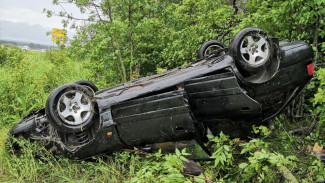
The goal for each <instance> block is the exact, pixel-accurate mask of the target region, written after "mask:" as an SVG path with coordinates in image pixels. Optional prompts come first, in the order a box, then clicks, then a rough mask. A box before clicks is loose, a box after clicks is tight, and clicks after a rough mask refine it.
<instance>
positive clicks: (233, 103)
mask: <svg viewBox="0 0 325 183" xmlns="http://www.w3.org/2000/svg"><path fill="white" fill-rule="evenodd" d="M247 33H249V34H247ZM256 35H257V38H256ZM259 36H260V38H259ZM243 37H244V38H243ZM245 37H246V38H245ZM247 37H248V38H247ZM262 37H264V40H263V41H259V40H262V39H263V38H262ZM252 40H253V41H254V43H253V41H252ZM238 41H239V42H238ZM244 42H246V43H244ZM260 43H261V44H260ZM245 44H246V46H245ZM259 44H260V46H259ZM262 44H263V45H262ZM266 44H267V45H266ZM254 45H255V47H254ZM261 45H262V46H261ZM254 48H255V49H254ZM218 49H219V50H218V51H217V52H215V53H214V54H211V55H210V56H208V57H207V58H201V59H199V60H198V61H196V62H195V63H192V64H190V65H187V66H184V67H179V68H175V69H173V70H170V71H167V72H165V73H162V74H157V75H153V76H150V77H145V78H140V79H138V80H135V81H131V82H128V83H124V84H121V85H118V86H114V87H111V88H107V89H104V90H101V91H97V92H96V93H95V94H91V92H93V91H96V90H97V89H96V88H95V87H94V86H93V85H92V84H91V83H87V82H85V83H82V82H79V83H78V82H77V83H74V84H68V85H64V86H61V87H59V88H58V89H56V90H55V91H54V92H53V93H52V94H51V96H50V97H49V99H48V101H47V104H46V107H45V109H41V110H39V111H36V112H33V113H31V114H29V115H28V116H27V117H25V118H24V119H23V120H22V121H20V122H18V123H17V124H16V125H15V127H14V128H13V129H12V130H11V132H10V133H11V134H12V135H13V136H14V137H23V138H27V139H30V140H32V141H37V142H39V143H40V144H42V145H44V146H45V147H46V148H47V149H49V150H51V151H53V152H55V153H56V154H63V155H65V156H68V157H71V158H74V159H82V158H86V157H90V156H93V155H98V154H102V153H109V152H114V151H119V150H121V149H123V148H130V147H141V146H144V145H147V144H153V143H159V142H175V141H183V140H193V139H195V140H197V141H198V142H199V144H201V145H202V142H204V141H205V140H206V134H207V131H208V130H210V131H211V132H212V133H213V134H218V133H219V132H220V131H223V132H224V133H227V134H229V135H232V136H243V135H245V134H246V132H247V130H248V129H249V128H247V127H251V125H252V124H261V123H263V122H265V121H267V120H269V119H271V118H273V117H274V116H276V115H277V114H279V113H280V112H281V110H283V108H284V107H285V106H287V105H288V104H289V103H290V102H291V101H292V100H293V99H294V98H295V97H296V96H297V94H298V93H299V92H300V91H301V90H302V89H303V88H304V87H305V86H306V84H308V82H309V81H310V79H311V78H312V75H313V63H312V59H313V50H312V48H311V46H310V45H308V44H307V43H306V42H304V41H291V42H278V41H277V39H270V38H269V37H268V36H267V35H266V34H265V33H264V32H263V31H262V30H261V29H255V28H250V29H245V30H243V31H241V32H240V33H239V34H237V35H236V36H235V37H234V39H233V41H232V42H231V44H230V47H229V48H228V50H227V48H223V47H222V48H218ZM238 50H242V52H241V53H240V54H238V53H237V52H238ZM249 50H253V51H256V50H257V51H256V54H257V53H258V51H260V52H261V50H263V54H262V56H261V57H258V56H257V57H256V59H255V57H254V62H256V63H257V62H260V63H262V61H263V62H264V61H265V63H263V64H264V65H263V64H262V66H261V65H259V64H260V63H258V64H255V63H254V64H255V65H254V64H252V65H251V66H254V67H250V68H249V67H248V66H247V68H246V66H245V65H243V64H245V63H244V62H242V63H239V62H238V60H239V59H240V58H238V57H240V56H242V57H245V54H247V55H248V56H246V61H247V62H248V61H250V60H251V58H249V57H250V56H251V55H253V54H255V52H253V53H252V54H251V53H248V52H249ZM228 51H229V52H228ZM220 52H223V54H220ZM265 53H267V54H268V55H267V57H266V56H265V57H264V55H265ZM264 58H267V59H268V60H266V59H264ZM262 59H264V60H262ZM244 60H245V59H244ZM256 60H257V61H256ZM261 60H262V61H261ZM71 91H74V92H75V96H71V97H69V96H68V95H73V92H72V94H71ZM67 92H70V94H69V93H67ZM63 93H64V94H63ZM77 93H81V95H82V96H80V98H79V100H83V99H82V98H81V97H83V96H88V97H89V99H90V98H91V103H92V106H89V105H88V103H89V102H88V103H87V102H86V103H85V104H81V103H82V102H80V105H79V106H78V105H77V103H78V102H76V106H74V104H73V102H71V101H73V100H74V99H75V98H77ZM63 95H65V97H62V96H63ZM64 100H67V101H66V102H64ZM60 102H61V103H60ZM68 104H69V105H70V106H72V107H71V108H69V109H70V111H73V110H75V113H73V112H72V113H71V114H72V116H73V115H74V114H77V113H78V109H79V108H80V106H81V108H82V107H83V106H84V107H85V106H86V105H88V106H87V107H85V108H87V109H85V111H86V115H84V116H83V117H81V118H85V116H86V117H87V120H84V121H83V120H81V121H82V123H80V124H78V125H74V124H73V121H75V122H76V118H74V117H71V116H70V117H67V118H62V115H61V114H64V113H67V115H66V116H68V115H69V114H68V113H69V112H68ZM54 106H55V107H54ZM61 108H62V109H61ZM90 108H91V113H89V112H88V109H89V111H90ZM80 114H81V113H80ZM63 116H65V115H63ZM60 117H61V118H60ZM62 119H63V120H62ZM64 119H66V120H64ZM69 119H71V120H70V121H72V122H71V123H70V121H69ZM72 119H73V120H72Z"/></svg>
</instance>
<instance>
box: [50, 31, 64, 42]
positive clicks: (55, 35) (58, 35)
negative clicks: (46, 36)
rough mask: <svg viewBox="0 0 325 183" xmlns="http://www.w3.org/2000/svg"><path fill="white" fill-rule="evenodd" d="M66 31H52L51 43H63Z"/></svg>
mask: <svg viewBox="0 0 325 183" xmlns="http://www.w3.org/2000/svg"><path fill="white" fill-rule="evenodd" d="M66 32H67V31H66V30H64V29H55V28H53V29H52V41H54V42H56V40H60V42H61V43H64V42H65V36H66V35H65V34H66Z"/></svg>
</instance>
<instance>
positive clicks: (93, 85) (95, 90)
mask: <svg viewBox="0 0 325 183" xmlns="http://www.w3.org/2000/svg"><path fill="white" fill-rule="evenodd" d="M73 83H74V84H77V85H83V86H88V87H90V88H91V89H92V90H93V91H94V93H96V92H97V91H98V88H97V86H96V85H95V84H94V83H92V82H90V81H86V80H78V81H75V82H73Z"/></svg>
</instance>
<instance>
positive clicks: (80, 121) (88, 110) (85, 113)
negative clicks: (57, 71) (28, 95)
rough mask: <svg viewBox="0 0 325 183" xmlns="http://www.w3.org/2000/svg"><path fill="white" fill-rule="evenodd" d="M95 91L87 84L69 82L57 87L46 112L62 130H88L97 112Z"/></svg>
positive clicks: (48, 117) (53, 123) (74, 131)
mask: <svg viewBox="0 0 325 183" xmlns="http://www.w3.org/2000/svg"><path fill="white" fill-rule="evenodd" d="M94 107H95V106H94V102H93V93H92V91H91V90H90V89H89V88H88V87H87V86H82V85H77V84H67V85H63V86H61V87H58V88H57V89H55V90H54V91H53V92H52V93H51V95H50V96H49V98H48V99H47V101H46V106H45V113H46V117H47V119H48V120H49V122H50V124H51V125H52V126H53V127H54V128H55V129H57V130H58V131H60V132H64V133H78V132H82V131H85V130H87V129H88V128H89V127H90V126H91V124H92V122H93V121H92V119H93V117H94V114H95V110H94V109H95V108H94Z"/></svg>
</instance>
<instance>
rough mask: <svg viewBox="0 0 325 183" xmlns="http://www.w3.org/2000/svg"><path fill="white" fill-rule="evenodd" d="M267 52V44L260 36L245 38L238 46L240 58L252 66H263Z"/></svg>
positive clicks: (266, 58) (267, 55) (267, 56)
mask: <svg viewBox="0 0 325 183" xmlns="http://www.w3.org/2000/svg"><path fill="white" fill-rule="evenodd" d="M269 51H270V49H269V43H268V42H267V40H266V39H265V38H264V37H263V36H262V35H260V34H256V35H251V36H247V37H246V38H245V39H243V40H242V42H241V45H240V53H241V56H242V58H243V59H244V60H245V61H246V62H248V63H249V64H250V65H252V66H256V65H261V64H264V63H265V62H266V61H267V60H268V58H269V54H270V53H269Z"/></svg>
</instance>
